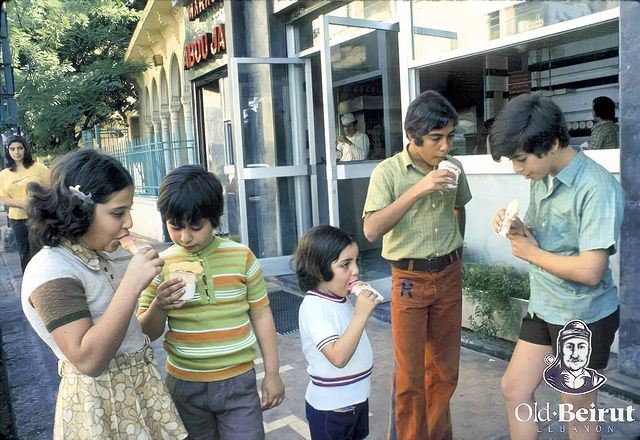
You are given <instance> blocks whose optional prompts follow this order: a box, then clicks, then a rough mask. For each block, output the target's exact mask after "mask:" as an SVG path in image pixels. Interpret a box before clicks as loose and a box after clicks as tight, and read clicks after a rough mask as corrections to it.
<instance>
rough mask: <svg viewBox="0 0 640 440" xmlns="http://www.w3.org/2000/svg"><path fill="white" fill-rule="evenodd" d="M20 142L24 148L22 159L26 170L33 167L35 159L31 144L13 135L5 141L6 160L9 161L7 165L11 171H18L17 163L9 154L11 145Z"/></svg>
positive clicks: (17, 135)
mask: <svg viewBox="0 0 640 440" xmlns="http://www.w3.org/2000/svg"><path fill="white" fill-rule="evenodd" d="M15 142H19V143H21V144H22V146H23V147H24V157H23V158H22V165H24V167H25V168H29V167H30V166H31V165H33V157H32V156H31V148H29V143H28V142H27V140H26V139H25V138H23V137H22V136H20V135H19V134H12V135H11V136H7V138H6V139H5V141H4V158H5V159H6V160H7V165H8V166H9V169H10V170H11V171H15V170H16V161H15V160H13V157H11V154H9V145H11V144H13V143H15Z"/></svg>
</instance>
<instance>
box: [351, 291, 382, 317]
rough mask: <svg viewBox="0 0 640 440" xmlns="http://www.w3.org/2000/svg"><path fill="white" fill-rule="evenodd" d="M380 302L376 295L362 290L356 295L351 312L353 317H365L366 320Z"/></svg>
mask: <svg viewBox="0 0 640 440" xmlns="http://www.w3.org/2000/svg"><path fill="white" fill-rule="evenodd" d="M380 302H381V301H380V300H379V299H378V298H377V295H376V294H375V293H373V292H372V291H370V290H367V289H364V290H362V292H360V293H359V294H358V297H357V299H356V308H355V311H354V312H353V313H354V314H355V315H362V316H366V317H367V318H368V317H369V316H370V315H371V312H373V309H375V308H376V306H377V305H378V304H380Z"/></svg>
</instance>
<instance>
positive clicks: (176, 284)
mask: <svg viewBox="0 0 640 440" xmlns="http://www.w3.org/2000/svg"><path fill="white" fill-rule="evenodd" d="M185 286H186V284H185V282H184V281H182V280H181V279H180V278H174V279H172V280H166V281H164V282H163V283H161V284H160V285H159V286H158V292H157V297H156V303H157V304H158V306H159V307H160V308H161V309H162V310H171V309H179V308H180V307H182V306H183V305H185V303H186V301H180V298H181V297H182V295H184V287H185Z"/></svg>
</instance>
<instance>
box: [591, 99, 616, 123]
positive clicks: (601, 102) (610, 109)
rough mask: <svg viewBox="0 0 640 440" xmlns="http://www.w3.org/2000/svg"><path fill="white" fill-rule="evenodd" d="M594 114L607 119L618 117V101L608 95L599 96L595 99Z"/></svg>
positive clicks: (611, 119)
mask: <svg viewBox="0 0 640 440" xmlns="http://www.w3.org/2000/svg"><path fill="white" fill-rule="evenodd" d="M593 114H594V115H595V116H597V117H599V118H602V119H605V120H607V121H613V120H615V119H616V103H615V102H613V99H611V98H609V97H607V96H598V97H597V98H596V99H594V100H593Z"/></svg>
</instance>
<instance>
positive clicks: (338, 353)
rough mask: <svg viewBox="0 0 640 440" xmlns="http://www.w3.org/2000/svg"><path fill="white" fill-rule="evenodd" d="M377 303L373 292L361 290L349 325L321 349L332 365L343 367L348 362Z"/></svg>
mask: <svg viewBox="0 0 640 440" xmlns="http://www.w3.org/2000/svg"><path fill="white" fill-rule="evenodd" d="M378 304H379V301H377V300H376V296H375V294H373V293H372V292H371V291H368V290H363V291H362V292H361V293H360V294H359V295H358V299H357V300H356V307H355V310H354V312H353V318H351V322H350V323H349V326H348V327H347V329H346V330H345V331H344V333H343V334H342V335H340V337H339V338H338V339H337V340H336V341H335V342H333V343H332V344H328V345H327V346H325V347H324V348H323V349H322V354H324V355H325V357H326V358H327V359H328V360H329V362H331V363H332V364H333V365H334V366H336V367H338V368H344V366H345V365H347V364H348V363H349V361H350V360H351V357H352V356H353V353H355V351H356V348H358V343H360V338H361V337H362V332H364V328H365V325H366V324H367V319H369V316H370V315H371V312H373V309H375V307H376V305H378Z"/></svg>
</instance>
